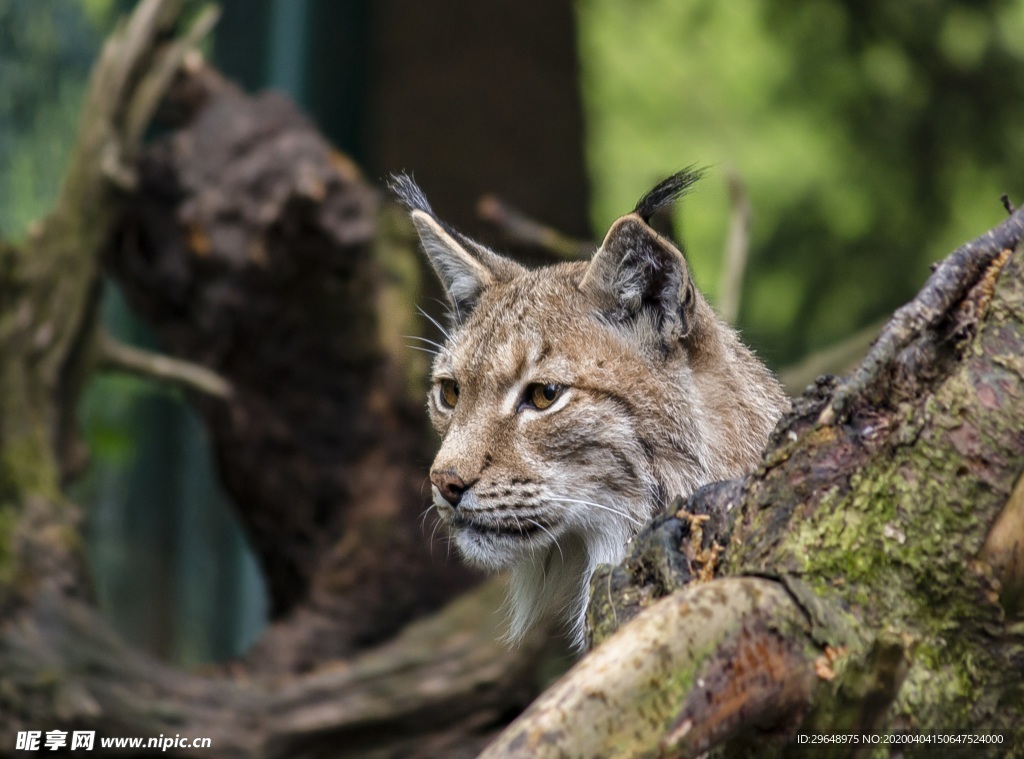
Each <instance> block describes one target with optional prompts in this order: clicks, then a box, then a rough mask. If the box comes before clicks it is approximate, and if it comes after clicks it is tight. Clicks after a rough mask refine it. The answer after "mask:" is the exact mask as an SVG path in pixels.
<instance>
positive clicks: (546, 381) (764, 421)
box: [393, 171, 785, 645]
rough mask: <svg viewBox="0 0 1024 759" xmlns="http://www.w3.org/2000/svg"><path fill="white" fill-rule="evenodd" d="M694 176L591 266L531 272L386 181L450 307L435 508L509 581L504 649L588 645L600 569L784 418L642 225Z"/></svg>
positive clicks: (743, 353)
mask: <svg viewBox="0 0 1024 759" xmlns="http://www.w3.org/2000/svg"><path fill="white" fill-rule="evenodd" d="M696 178H697V174H696V173H695V172H692V171H685V172H681V173H679V174H676V175H674V176H672V177H670V178H669V179H667V180H665V181H664V182H662V183H661V184H660V185H658V186H657V187H655V188H654V189H653V190H652V191H651V192H649V193H648V194H647V195H645V196H644V198H643V199H642V200H641V201H640V203H639V204H638V205H637V207H636V208H635V209H634V211H633V212H632V213H630V214H628V215H626V216H623V217H622V218H620V219H618V220H617V221H616V222H615V223H614V224H613V225H612V227H611V229H610V230H609V231H608V233H607V235H606V236H605V239H604V242H603V243H602V244H601V246H600V247H599V248H598V250H597V252H596V253H595V254H594V256H593V258H592V259H591V260H590V261H588V262H575V263H563V264H557V265H553V266H547V267H543V268H539V269H533V270H530V269H526V268H524V267H522V266H520V265H519V264H517V263H515V262H513V261H511V260H509V259H506V258H504V257H502V256H499V255H497V254H496V253H494V252H492V251H490V250H488V249H486V248H484V247H483V246H481V245H479V244H477V243H475V242H473V241H472V240H469V239H467V238H466V237H464V236H463V235H461V234H459V233H458V232H456V231H455V230H453V229H451V228H449V227H448V226H446V225H445V224H443V223H442V222H441V221H439V220H438V219H437V218H436V216H435V215H434V213H433V211H432V210H431V208H430V206H429V204H428V203H427V201H426V199H425V198H424V196H423V194H422V192H421V191H420V189H419V188H418V187H417V186H416V185H415V184H414V183H413V182H412V180H411V179H409V178H408V177H404V176H401V177H397V178H395V180H394V182H393V189H394V190H395V191H396V193H397V194H398V195H399V197H400V198H401V199H402V200H403V202H404V203H405V204H406V205H407V206H408V207H409V209H410V211H411V215H412V220H413V223H414V224H415V226H416V229H417V231H418V233H419V236H420V239H421V241H422V243H423V247H424V249H425V251H426V253H427V257H428V258H429V259H430V262H431V264H432V265H433V267H434V269H435V270H436V272H437V274H438V276H439V277H440V279H441V282H442V284H443V285H444V289H445V291H446V293H447V295H448V299H449V301H450V304H451V312H450V317H451V318H450V326H449V329H448V330H446V331H445V341H444V344H443V345H442V346H440V350H439V351H438V352H437V355H436V358H435V360H434V365H433V373H432V376H433V386H432V387H431V389H430V392H429V396H428V408H429V412H430V418H431V420H432V422H433V424H434V426H435V428H436V429H437V431H438V433H439V434H440V436H441V448H440V450H439V451H438V453H437V457H436V458H435V459H434V463H433V466H432V467H431V470H430V479H431V482H432V483H433V498H434V504H435V506H436V507H437V511H438V514H439V515H440V518H441V519H442V521H444V522H445V523H446V524H447V525H448V526H449V527H450V528H451V530H452V532H453V535H454V540H455V543H456V545H457V546H458V548H459V550H460V551H461V553H462V555H463V556H464V557H465V559H466V560H467V561H469V562H471V563H473V564H476V565H478V566H481V567H484V568H487V569H493V570H497V569H504V568H508V569H510V570H511V586H510V587H511V590H510V598H509V610H510V617H511V625H510V638H511V639H513V640H514V639H517V638H519V637H520V636H522V634H523V633H524V632H525V631H526V630H527V629H528V628H529V627H530V626H531V625H532V624H534V623H535V622H537V621H539V620H540V619H543V618H546V617H548V616H549V615H557V616H559V617H561V618H562V619H563V620H564V621H566V622H567V623H568V625H569V631H570V634H571V636H572V638H573V640H574V641H575V643H576V644H577V645H582V643H583V635H584V618H585V612H586V597H587V591H588V584H589V579H590V576H591V574H592V573H593V570H594V568H595V567H596V566H597V565H598V564H600V563H618V562H619V561H621V560H622V558H623V557H624V553H625V548H626V545H627V543H628V541H629V539H630V538H631V537H632V536H633V535H634V534H635V533H636V532H637V530H638V529H639V528H640V527H641V526H642V525H643V524H644V522H646V521H647V520H648V519H649V518H650V517H652V516H653V515H654V514H655V513H656V512H657V511H658V510H659V509H660V508H662V507H663V506H665V505H666V503H667V502H668V501H669V500H671V499H672V498H673V497H674V496H676V495H687V494H689V493H690V492H692V491H693V490H694V489H696V488H697V487H699V486H700V485H703V484H705V483H707V482H711V481H713V480H717V479H722V478H725V477H730V476H735V475H737V474H739V473H742V472H743V471H744V470H745V469H747V468H750V467H752V466H753V465H754V464H755V463H756V461H757V459H758V456H759V453H760V450H761V447H762V446H763V444H764V442H765V440H766V438H767V436H768V433H769V432H770V430H771V428H772V427H773V426H774V423H775V421H776V420H777V418H778V417H779V415H780V414H781V411H782V409H783V408H784V406H785V399H784V396H783V394H782V392H781V390H780V388H779V386H778V384H777V383H776V382H775V380H774V378H773V377H772V376H771V374H770V373H769V372H768V371H767V370H766V369H765V368H764V367H763V366H762V365H761V364H760V363H759V362H758V361H757V359H755V358H754V357H753V356H752V354H750V352H749V351H748V350H747V349H746V348H744V347H743V346H742V345H741V344H740V343H739V341H738V339H737V337H736V335H735V333H734V332H733V331H732V330H731V329H729V328H728V327H727V326H725V325H724V324H722V323H721V322H719V320H718V319H717V317H716V316H715V314H714V313H713V312H712V310H711V308H710V307H709V306H708V304H707V303H706V301H705V300H704V298H703V297H702V296H701V294H700V293H699V292H698V291H697V290H696V289H695V287H694V285H693V282H692V280H691V278H690V273H689V269H688V267H687V264H686V260H685V258H684V257H683V255H682V253H681V252H680V250H679V249H678V248H677V247H676V246H675V245H673V244H672V243H671V242H670V241H669V240H667V239H665V238H664V237H662V236H660V235H659V234H658V233H656V232H655V231H654V230H653V229H652V228H651V227H650V226H649V225H648V221H649V219H650V216H651V215H652V214H653V213H654V212H655V211H656V210H657V209H658V208H660V207H662V206H664V205H666V204H668V203H670V202H672V201H673V200H674V199H675V198H676V197H678V196H679V195H681V194H682V193H683V192H684V191H685V190H686V189H687V188H689V186H690V185H691V184H692V183H693V182H694V181H695V180H696Z"/></svg>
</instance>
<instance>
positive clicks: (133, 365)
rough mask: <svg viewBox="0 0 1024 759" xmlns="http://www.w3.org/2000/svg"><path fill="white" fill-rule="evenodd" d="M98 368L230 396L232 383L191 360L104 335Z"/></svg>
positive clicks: (197, 390)
mask: <svg viewBox="0 0 1024 759" xmlns="http://www.w3.org/2000/svg"><path fill="white" fill-rule="evenodd" d="M97 368H98V369H100V370H105V371H120V372H127V373H129V374H134V375H136V376H138V377H143V378H145V379H150V380H155V381H156V382H160V383H166V384H169V385H174V386H177V387H180V388H183V389H185V390H195V391H196V392H200V393H203V394H204V395H209V396H212V397H214V398H229V397H230V396H231V383H230V382H228V381H227V380H226V379H224V378H223V377H221V376H220V375H219V374H217V373H216V372H214V371H211V370H210V369H207V368H206V367H204V366H199V365H198V364H193V363H190V362H188V361H182V360H181V359H177V358H173V357H171V356H164V355H162V354H159V353H152V352H151V351H146V350H142V349H141V348H135V347H133V346H131V345H125V344H124V343H122V342H120V341H119V340H116V339H114V338H113V337H111V336H110V335H109V334H107V333H105V332H104V333H102V334H101V335H100V340H99V366H98V367H97Z"/></svg>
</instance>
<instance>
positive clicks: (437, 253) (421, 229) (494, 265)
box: [388, 174, 522, 316]
mask: <svg viewBox="0 0 1024 759" xmlns="http://www.w3.org/2000/svg"><path fill="white" fill-rule="evenodd" d="M388 185H389V187H390V189H391V191H392V192H394V193H395V195H396V196H397V197H398V199H399V200H400V201H401V202H402V203H403V204H404V205H405V207H406V208H408V209H409V212H410V215H411V216H412V223H413V224H414V225H415V226H416V231H417V232H418V233H419V236H420V242H422V243H423V250H424V251H425V252H426V254H427V258H428V259H429V260H430V264H431V266H433V267H434V271H436V272H437V276H438V277H439V278H440V280H441V284H442V285H443V286H444V290H445V293H446V294H447V295H448V300H449V301H450V302H451V304H452V305H453V306H455V311H456V314H457V315H459V316H464V315H465V314H468V313H469V312H470V311H471V310H472V309H473V306H475V305H476V302H477V300H479V298H480V293H481V292H483V291H484V290H485V289H486V288H487V287H488V286H490V285H491V284H493V283H494V282H498V281H504V280H508V279H511V278H512V277H513V276H514V275H515V274H516V273H517V272H519V271H522V267H521V266H519V264H516V263H513V262H512V261H509V260H508V259H507V258H502V257H501V256H499V255H498V254H497V253H492V252H491V251H489V250H488V249H487V248H485V247H483V246H482V245H477V244H476V243H475V242H473V241H472V240H470V239H468V238H466V237H464V236H462V235H460V234H459V233H458V232H456V231H454V230H452V229H450V228H449V227H447V226H445V225H444V224H442V223H441V222H440V221H438V219H437V217H436V216H435V215H434V211H433V209H432V208H431V207H430V204H429V203H428V202H427V198H426V196H424V194H423V191H422V190H421V189H420V188H419V186H417V184H416V183H415V182H414V181H413V180H412V177H410V176H408V175H406V174H394V175H392V176H391V177H390V181H389V182H388Z"/></svg>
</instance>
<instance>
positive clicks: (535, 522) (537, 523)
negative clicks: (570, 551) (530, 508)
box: [526, 519, 565, 564]
mask: <svg viewBox="0 0 1024 759" xmlns="http://www.w3.org/2000/svg"><path fill="white" fill-rule="evenodd" d="M526 521H527V522H529V523H530V524H532V525H533V526H534V527H539V528H540V529H541V530H543V531H544V532H546V533H547V534H548V535H550V536H551V542H552V543H554V545H555V548H557V549H558V555H559V556H561V557H562V563H563V564H564V563H565V554H564V553H562V546H560V545H558V538H556V537H555V534H554V533H553V532H551V530H549V529H548V528H547V527H545V526H544V525H542V524H541V523H540V522H538V521H537V520H536V519H527V520H526Z"/></svg>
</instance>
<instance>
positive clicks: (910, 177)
mask: <svg viewBox="0 0 1024 759" xmlns="http://www.w3.org/2000/svg"><path fill="white" fill-rule="evenodd" d="M577 9H578V17H579V21H580V61H581V65H582V71H583V79H584V84H583V91H584V99H585V105H586V108H587V115H588V120H587V129H588V134H587V149H588V155H589V160H590V166H591V171H592V175H593V178H594V186H593V197H594V219H595V227H596V228H599V229H600V228H603V227H604V226H606V225H607V223H608V221H609V220H610V219H612V218H613V217H615V216H616V215H618V214H620V213H622V212H623V211H625V210H628V209H629V208H630V207H632V204H633V202H635V199H636V198H637V197H638V196H639V195H640V193H641V192H643V190H644V189H645V188H647V187H648V186H649V185H650V184H651V183H652V182H653V181H654V180H655V179H657V178H659V177H660V176H663V175H665V174H667V173H669V172H671V171H672V170H674V169H676V168H679V167H681V166H684V165H688V164H690V163H698V164H704V165H709V166H710V167H711V171H710V172H709V176H708V179H706V180H705V181H704V182H703V184H702V186H699V187H698V189H697V190H696V191H695V193H694V195H693V196H692V197H691V198H689V199H688V200H687V201H686V202H685V203H684V204H683V209H682V210H681V211H680V212H679V219H678V222H679V226H680V229H681V231H682V236H683V237H684V238H685V241H686V243H687V246H688V253H689V255H690V258H691V260H692V261H693V263H694V268H695V270H696V271H695V274H696V277H697V280H698V282H699V283H700V284H701V285H702V286H703V288H704V289H705V291H707V292H709V293H710V294H711V295H712V296H714V294H715V293H716V290H717V286H718V282H719V279H720V275H721V271H720V270H721V265H722V250H723V247H724V244H725V238H726V230H727V225H728V217H729V211H730V209H729V197H728V193H727V190H726V178H727V175H728V173H729V172H730V171H736V172H738V174H739V176H740V177H741V178H742V180H743V181H744V183H745V185H746V187H747V190H748V193H749V195H750V198H751V202H752V204H753V209H754V217H753V231H752V235H753V237H752V245H751V262H750V266H749V268H748V271H747V276H746V279H745V292H744V301H743V307H742V309H741V313H740V327H741V328H742V329H743V331H744V333H745V335H746V336H747V338H748V339H749V340H750V341H751V342H753V343H754V344H755V345H757V346H758V347H759V348H760V349H761V351H762V353H764V354H766V355H767V357H768V359H769V360H770V361H771V362H772V363H774V364H775V365H779V364H782V363H786V362H789V361H793V360H794V359H796V358H798V357H799V356H801V355H802V354H804V353H806V352H807V351H809V350H813V349H815V348H818V347H821V346H824V345H827V344H829V343H832V342H834V341H835V340H836V339H838V338H840V337H842V336H844V335H846V334H848V333H850V332H851V331H853V330H854V329H856V328H857V327H859V326H862V325H864V324H867V323H869V322H871V321H873V320H875V319H877V318H878V317H880V316H883V315H885V314H887V313H888V312H890V311H892V309H893V308H894V307H896V306H897V305H899V304H900V303H901V302H903V301H905V300H907V299H908V298H910V297H911V296H912V295H913V293H914V292H916V290H917V289H918V287H919V286H920V285H921V283H922V282H923V281H924V279H925V278H926V276H927V274H928V269H927V264H928V263H930V262H931V261H934V260H937V259H939V258H941V257H942V256H944V255H945V254H946V253H948V252H949V251H951V250H952V249H953V248H954V247H956V246H957V245H958V244H960V243H961V242H963V241H965V240H967V239H970V238H972V237H975V236H977V235H978V234H980V233H981V232H983V231H985V230H986V229H988V228H989V227H990V226H992V225H994V224H995V223H997V222H998V221H999V220H1000V219H1001V218H1003V216H1004V215H1005V214H1004V212H1003V210H1002V207H1001V205H1000V202H999V196H1000V195H1001V194H1002V193H1004V192H1005V193H1009V194H1010V196H1011V198H1016V199H1017V200H1018V201H1024V172H1022V171H1021V166H1022V165H1024V3H1021V2H1006V1H994V0H987V1H979V2H950V1H948V0H947V1H946V2H931V1H929V2H924V0H905V1H904V2H899V3H892V2H884V0H870V1H869V2H855V1H854V0H809V1H808V2H802V3H766V2H761V1H760V0H732V2H729V3H721V2H714V1H713V0H687V1H686V2H676V1H675V0H638V1H637V2H624V1H623V0H579V2H578V5H577Z"/></svg>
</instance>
